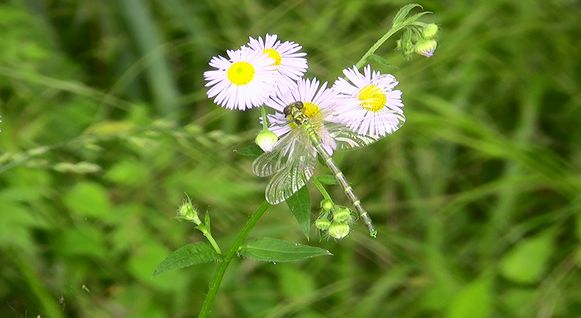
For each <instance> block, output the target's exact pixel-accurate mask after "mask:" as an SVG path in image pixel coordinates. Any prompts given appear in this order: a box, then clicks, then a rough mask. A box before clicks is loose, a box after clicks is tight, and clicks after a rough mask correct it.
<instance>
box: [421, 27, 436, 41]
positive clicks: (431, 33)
mask: <svg viewBox="0 0 581 318" xmlns="http://www.w3.org/2000/svg"><path fill="white" fill-rule="evenodd" d="M436 34H438V25H437V24H435V23H430V24H428V25H426V26H425V27H424V29H423V30H422V37H423V38H424V39H426V40H430V39H433V38H434V37H435V36H436Z"/></svg>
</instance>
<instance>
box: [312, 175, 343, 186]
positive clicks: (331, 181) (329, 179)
mask: <svg viewBox="0 0 581 318" xmlns="http://www.w3.org/2000/svg"><path fill="white" fill-rule="evenodd" d="M317 180H318V181H319V182H320V183H322V184H327V185H335V184H339V182H337V178H335V176H332V175H330V174H325V175H322V176H318V177H317Z"/></svg>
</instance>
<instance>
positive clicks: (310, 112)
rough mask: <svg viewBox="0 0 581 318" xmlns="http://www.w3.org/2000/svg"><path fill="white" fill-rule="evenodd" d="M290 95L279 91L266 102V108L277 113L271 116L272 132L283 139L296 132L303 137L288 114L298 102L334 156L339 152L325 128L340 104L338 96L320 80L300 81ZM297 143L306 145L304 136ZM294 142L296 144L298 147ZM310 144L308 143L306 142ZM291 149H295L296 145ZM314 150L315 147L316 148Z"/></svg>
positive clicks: (290, 91)
mask: <svg viewBox="0 0 581 318" xmlns="http://www.w3.org/2000/svg"><path fill="white" fill-rule="evenodd" d="M289 88H290V89H289V90H288V91H286V92H283V93H281V92H279V93H277V94H276V95H275V96H273V97H271V98H270V99H269V100H268V101H266V105H267V106H270V107H271V108H273V109H275V110H276V113H274V114H272V115H268V122H269V125H270V127H269V129H270V130H271V131H272V132H274V133H275V134H276V135H277V136H278V137H279V139H280V138H281V137H282V136H284V135H286V134H288V133H296V134H301V133H302V129H300V127H297V126H296V124H295V123H293V122H291V121H290V120H289V119H288V118H287V117H286V116H285V115H284V114H283V110H284V108H285V107H286V106H287V105H289V104H292V103H294V102H302V103H303V107H304V111H303V112H304V113H305V115H306V116H307V117H309V119H310V122H311V123H312V124H313V126H314V127H315V131H316V132H317V133H318V135H319V137H320V138H321V141H322V143H323V146H324V147H325V150H327V152H328V153H329V154H332V153H333V151H334V150H335V148H336V146H337V144H336V142H335V140H334V139H333V137H332V136H331V134H330V133H329V130H328V129H327V128H325V125H324V122H325V121H328V119H329V118H330V117H331V116H332V113H333V108H334V107H335V105H336V103H337V99H338V96H337V94H336V93H335V92H334V91H333V90H331V89H330V88H327V83H326V82H325V83H323V84H322V85H319V81H318V80H317V79H316V78H314V79H312V80H309V79H299V80H298V81H297V82H295V83H294V85H293V86H291V87H289ZM294 142H305V141H301V140H300V137H298V138H294ZM294 142H293V144H294ZM306 143H308V141H306ZM291 147H294V145H292V146H291ZM312 149H313V151H314V148H312ZM290 152H292V151H290Z"/></svg>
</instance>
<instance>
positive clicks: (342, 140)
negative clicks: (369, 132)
mask: <svg viewBox="0 0 581 318" xmlns="http://www.w3.org/2000/svg"><path fill="white" fill-rule="evenodd" d="M325 127H327V129H328V130H329V133H330V134H331V137H333V139H335V141H336V142H337V149H350V148H359V147H365V146H367V145H369V144H372V143H374V142H376V141H377V140H378V138H376V137H371V136H366V135H360V134H358V133H356V132H353V131H352V130H351V129H349V127H347V126H345V125H342V124H339V123H328V124H326V125H325Z"/></svg>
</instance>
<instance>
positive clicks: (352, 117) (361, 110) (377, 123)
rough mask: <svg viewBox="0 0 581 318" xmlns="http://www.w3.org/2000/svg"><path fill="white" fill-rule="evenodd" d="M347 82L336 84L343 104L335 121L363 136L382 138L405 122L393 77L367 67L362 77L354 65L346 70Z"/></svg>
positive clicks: (338, 109) (342, 81)
mask: <svg viewBox="0 0 581 318" xmlns="http://www.w3.org/2000/svg"><path fill="white" fill-rule="evenodd" d="M343 74H345V77H346V78H347V80H346V79H343V78H339V79H338V80H337V81H336V82H335V84H334V85H333V90H334V91H336V92H337V93H338V94H339V96H340V98H341V101H340V103H339V104H338V105H337V107H336V113H335V118H336V120H337V121H338V122H340V123H343V124H345V125H347V126H348V127H349V128H350V129H352V130H353V131H354V132H356V133H358V134H360V135H367V136H372V137H383V136H385V135H389V134H391V133H393V132H394V131H396V130H398V129H399V128H400V127H401V126H402V125H403V123H404V122H405V116H404V114H403V103H402V100H401V94H402V93H401V91H400V90H394V89H393V88H394V87H395V86H396V85H397V84H398V82H397V80H396V79H395V77H394V76H393V75H391V74H381V73H380V72H377V71H372V70H371V66H369V65H367V66H366V67H365V69H364V72H363V74H361V73H360V72H359V71H358V70H357V68H356V67H355V66H353V68H352V69H345V70H343Z"/></svg>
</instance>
